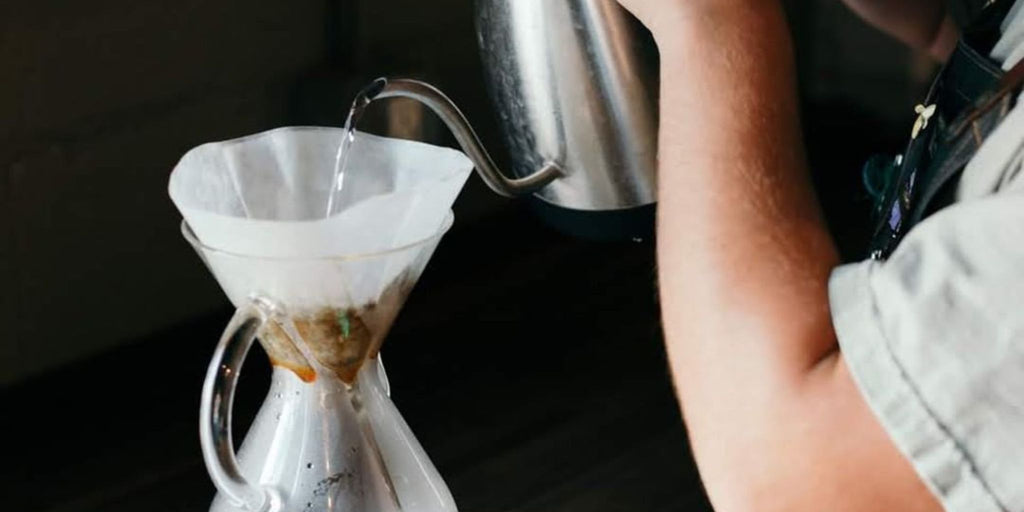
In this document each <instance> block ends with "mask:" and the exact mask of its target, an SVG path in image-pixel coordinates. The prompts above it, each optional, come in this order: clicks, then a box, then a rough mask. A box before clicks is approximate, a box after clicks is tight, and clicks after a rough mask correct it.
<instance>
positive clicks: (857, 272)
mask: <svg viewBox="0 0 1024 512" xmlns="http://www.w3.org/2000/svg"><path fill="white" fill-rule="evenodd" d="M880 265H881V264H880V263H879V262H876V261H866V262H862V263H857V264H853V265H847V266H843V267H839V268H837V269H836V270H835V271H834V272H833V274H832V277H831V279H830V281H829V302H830V306H831V309H832V322H833V325H834V327H835V331H836V335H837V337H838V340H839V346H840V349H841V350H842V354H843V358H844V360H845V362H846V365H847V367H848V368H849V369H850V373H851V374H852V375H853V378H854V380H855V381H856V383H857V387H858V388H860V391H861V394H862V395H863V396H864V399H865V400H866V401H867V403H868V405H869V407H870V408H871V410H872V411H873V412H874V414H875V416H876V417H877V418H878V420H879V422H880V423H881V424H882V426H883V427H884V428H885V430H886V431H887V432H888V434H889V437H890V438H891V439H892V441H893V443H894V444H895V445H896V447H897V448H898V449H899V450H900V452H902V453H903V455H904V456H905V457H906V458H907V459H908V460H909V461H910V462H911V464H912V465H913V466H914V469H915V470H916V471H917V474H918V475H919V476H920V477H921V479H922V480H923V481H924V482H925V484H926V485H927V486H928V488H929V489H931V491H932V492H933V493H934V494H935V496H936V497H937V498H938V499H939V500H940V501H941V502H942V505H943V506H944V507H945V509H946V510H947V511H949V512H968V511H969V512H1004V511H1005V510H1006V509H1005V508H1003V507H1002V506H1000V504H999V503H998V501H996V499H995V497H994V496H993V495H992V493H991V492H990V491H989V490H988V488H987V487H986V486H985V483H984V482H983V481H982V480H981V479H980V478H979V477H978V475H977V473H976V472H975V470H974V467H973V465H972V464H971V461H970V458H969V457H968V456H967V455H966V453H964V451H963V450H962V449H961V447H960V445H959V444H958V443H957V440H956V439H955V438H954V437H953V436H952V435H951V434H950V432H949V429H948V428H946V426H944V425H943V424H942V423H941V422H940V421H938V419H937V418H936V417H935V416H934V415H933V414H932V412H931V411H930V410H929V409H928V406H927V401H926V400H925V399H924V398H923V395H922V393H921V390H919V389H917V388H916V386H915V385H914V382H913V381H912V380H911V378H910V377H909V376H908V375H907V372H906V371H905V369H904V368H903V366H902V365H901V364H900V361H899V359H898V358H897V357H896V355H895V354H894V352H893V350H892V346H891V345H890V340H889V339H888V338H887V337H886V336H885V333H884V332H883V328H882V325H883V324H882V318H881V313H883V312H880V311H879V306H878V302H877V300H876V299H875V296H874V293H873V288H872V283H871V280H872V277H873V276H874V274H875V272H876V271H878V270H879V269H880ZM955 384H956V383H950V385H955ZM928 391H930V392H933V393H935V392H939V393H941V392H942V390H928Z"/></svg>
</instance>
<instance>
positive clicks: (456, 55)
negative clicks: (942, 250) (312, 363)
mask: <svg viewBox="0 0 1024 512" xmlns="http://www.w3.org/2000/svg"><path fill="white" fill-rule="evenodd" d="M787 6H788V7H789V8H790V9H789V10H790V13H791V18H792V25H793V31H794V35H795V39H796V42H797V47H798V61H799V65H800V82H801V92H802V95H803V99H804V116H805V127H806V132H807V134H808V150H809V152H810V156H811V163H812V167H813V172H814V175H815V181H816V183H818V185H819V193H820V194H821V196H822V198H823V203H824V204H825V209H826V213H827V214H828V217H829V220H830V223H831V225H832V226H833V229H834V231H835V232H836V234H837V237H838V239H839V242H840V245H841V246H842V247H843V248H844V251H845V253H846V254H847V255H848V256H850V257H853V256H854V255H855V254H856V248H857V246H858V245H859V243H860V241H861V239H862V237H863V233H862V232H860V231H859V230H858V229H857V228H856V226H857V225H858V224H859V222H858V221H859V220H861V219H862V218H863V216H864V215H866V211H867V199H866V195H865V194H864V192H863V190H862V189H861V186H860V174H859V173H860V165H861V163H862V162H863V161H864V159H865V158H867V157H868V156H869V155H870V154H871V153H872V152H874V151H892V150H897V149H898V148H899V146H900V145H901V144H902V142H903V139H904V137H905V136H906V134H907V132H908V131H909V126H910V125H911V123H912V122H913V117H914V115H913V110H912V109H913V106H914V104H915V103H916V100H918V99H919V98H920V96H921V93H922V88H923V87H924V86H925V85H926V84H927V82H928V80H929V79H930V77H931V76H932V74H933V73H934V71H935V68H934V66H933V65H932V64H931V63H930V62H928V61H927V59H925V58H923V57H921V56H919V55H914V54H912V53H911V52H908V51H906V50H905V49H903V48H902V47H901V46H899V45H898V44H896V43H894V42H892V41H890V40H888V39H886V38H885V37H884V36H882V35H880V34H878V33H877V32H875V31H874V30H873V29H871V28H868V27H866V26H865V25H863V24H862V23H861V22H860V21H858V20H856V19H855V18H854V17H853V16H852V15H851V14H850V13H848V12H847V11H846V10H845V9H844V8H843V7H842V6H841V5H840V4H839V2H838V1H835V0H790V1H788V2H787ZM956 8H957V12H958V14H961V15H966V13H967V12H969V11H970V10H971V9H972V8H971V7H969V4H964V5H960V4H957V5H956ZM472 14H473V9H472V2H471V1H470V0H431V1H429V2H427V1H422V0H377V1H370V0H351V1H344V0H291V1H288V2H258V1H252V0H249V1H239V0H218V1H214V2H209V1H198V0H178V1H176V2H165V1H153V2H131V1H127V0H97V1H93V2H86V3H83V2H66V1H55V0H45V1H38V2H4V3H2V4H0V64H2V65H3V68H2V69H3V71H2V77H3V78H2V80H0V171H2V174H0V208H2V210H0V283H2V284H3V291H4V292H5V293H2V294H0V301H2V302H0V324H2V325H3V326H4V327H5V328H4V329H3V331H2V333H0V407H3V410H4V412H3V413H2V414H0V427H2V428H3V431H0V434H2V438H3V439H4V440H5V444H6V445H7V447H6V448H4V449H3V450H4V452H2V453H0V467H2V468H3V471H2V473H0V496H4V497H5V498H7V499H8V503H11V502H13V505H10V506H12V507H13V508H11V510H21V511H24V510H48V511H78V510H104V511H114V510H149V511H155V510H202V509H205V506H206V504H207V503H208V502H209V499H210V497H211V495H212V492H213V491H212V486H211V485H210V484H209V482H208V479H207V478H206V476H205V473H204V470H203V468H202V466H201V460H200V459H199V457H198V440H197V436H196V435H195V434H196V433H195V430H196V429H195V419H196V418H195V416H196V410H197V403H198V396H199V385H200V381H201V376H202V372H203V370H204V368H205V363H206V361H207V358H208V357H209V353H210V351H211V350H212V347H213V343H214V341H215V339H216V338H217V336H218V335H219V333H220V330H221V328H222V327H223V325H224V323H225V322H226V319H227V318H228V316H229V315H230V311H229V309H228V305H227V302H226V300H225V298H224V297H223V295H222V293H221V292H220V290H219V289H218V288H217V285H216V283H215V282H214V281H213V279H212V278H211V277H210V276H209V275H208V274H207V272H206V270H205V268H204V267H203V266H202V264H201V262H200V261H199V259H198V258H197V257H196V255H195V254H194V253H193V252H192V250H191V248H190V247H189V246H188V245H187V244H186V243H185V242H184V241H183V240H182V239H181V237H180V235H179V231H178V222H179V221H180V216H179V215H178V213H177V212H176V211H175V209H174V207H173V205H172V204H171V202H170V200H169V199H168V197H167V193H166V184H167V179H168V176H169V172H170V170H171V169H172V168H173V166H174V165H175V163H176V162H177V159H178V158H180V156H181V155H182V154H183V153H185V152H186V151H187V150H188V149H190V148H192V147H194V146H196V145H198V144H201V143H204V142H208V141H213V140H223V139H228V138H234V137H238V136H241V135H246V134H251V133H255V132H258V131H262V130H265V129H269V128H273V127H278V126H284V125H309V124H316V125H336V126H337V125H340V124H341V122H342V120H343V114H344V112H345V110H346V104H347V103H348V101H349V99H350V98H351V97H352V94H353V93H354V92H355V91H356V90H358V89H359V88H361V87H362V86H363V85H364V84H365V83H366V82H368V81H369V80H370V79H372V78H374V77H376V76H412V77H417V78H421V79H424V80H427V81H429V82H431V83H433V84H435V85H437V86H438V87H439V88H440V89H442V90H443V91H445V92H446V93H447V94H448V95H449V96H450V97H451V98H452V99H454V100H455V101H456V103H458V104H459V105H460V106H461V108H462V109H463V111H465V112H466V113H467V115H468V116H469V118H470V119H471V121H472V122H473V123H474V125H475V127H476V128H477V130H478V131H479V133H480V135H481V138H482V139H483V141H484V142H485V144H486V145H488V146H489V147H491V148H492V150H491V151H492V153H494V156H495V157H496V159H497V160H498V161H499V163H501V162H502V161H504V159H505V155H504V154H503V153H504V152H503V148H502V147H501V146H500V144H499V143H500V138H499V136H498V133H497V128H498V127H497V125H496V123H495V116H494V113H493V112H492V110H491V109H490V106H489V104H488V99H487V97H486V90H485V88H484V85H483V72H482V70H481V68H480V62H479V56H478V55H477V50H476V43H475V36H474V31H473V25H472V23H473V17H472ZM369 124H370V126H371V127H372V128H375V129H376V130H377V131H379V132H386V133H390V134H393V135H396V136H406V137H415V138H420V139H423V140H427V141H430V142H435V143H449V142H450V141H449V140H448V137H447V136H446V135H445V134H444V133H443V130H441V129H440V128H439V126H438V124H437V123H436V122H434V121H432V119H431V118H430V117H429V116H428V115H427V114H424V113H423V112H422V111H419V110H417V109H416V108H414V107H413V106H411V105H409V104H407V103H406V104H403V103H400V102H395V103H391V104H389V105H388V106H387V107H386V108H385V107H374V114H373V116H372V117H371V119H370V120H369ZM455 210H456V227H455V228H454V229H453V231H452V232H451V233H450V234H449V236H448V237H447V238H446V240H445V241H444V242H443V243H442V245H441V249H440V250H439V251H438V254H437V255H436V257H435V258H434V261H433V262H432V264H431V266H430V267H428V270H427V273H426V276H425V277H424V279H423V282H422V283H421V284H420V286H419V287H418V288H417V290H416V291H415V292H414V294H413V296H412V297H411V299H410V302H409V304H408V306H407V308H406V310H405V312H404V313H403V315H402V316H401V318H400V319H399V322H398V324H397V325H396V327H395V330H394V332H393V334H392V336H391V337H390V339H389V341H388V344H387V345H386V348H385V354H386V356H385V357H386V358H387V360H388V365H389V370H390V374H391V380H392V383H393V386H394V390H395V391H394V392H395V400H396V403H397V404H398V406H399V408H400V409H401V410H402V411H403V413H404V414H405V415H406V418H407V420H408V421H409V423H410V424H411V425H412V427H413V429H414V430H415V431H416V432H417V434H418V435H419V437H420V439H421V441H422V442H423V444H424V446H425V447H426V448H427V450H428V452H429V453H430V454H431V456H432V458H433V459H434V461H435V462H436V463H437V465H438V467H439V468H440V469H441V471H442V474H444V475H445V478H446V479H447V480H448V482H449V485H450V486H451V487H452V490H453V492H454V494H455V496H456V499H457V500H458V501H459V503H460V507H461V508H462V510H512V509H515V510H580V509H584V507H585V508H586V509H590V510H635V509H636V508H635V507H637V504H638V503H641V502H642V503H644V507H645V508H646V509H647V510H652V509H653V510H659V509H665V510H679V509H686V510H694V509H697V508H699V507H702V506H704V501H703V495H702V494H701V492H700V489H699V482H698V481H697V478H696V474H695V473H694V471H693V467H692V462H690V459H689V455H688V453H687V449H686V443H685V438H684V434H683V431H682V428H681V427H680V420H679V417H678V412H677V411H676V408H675V404H674V401H673V399H672V390H671V388H670V385H669V381H668V377H667V370H666V369H665V365H664V362H663V360H662V352H661V347H660V343H661V341H660V336H659V333H658V318H657V304H656V301H655V296H656V290H655V286H654V260H653V248H652V247H653V246H652V243H651V241H647V242H645V243H642V244H632V243H625V244H599V243H594V242H585V241H581V240H574V239H571V238H568V237H566V236H564V235H562V234H559V233H555V232H553V231H551V230H549V229H548V228H547V227H545V226H544V225H543V224H541V223H539V222H538V221H536V220H535V219H534V218H532V217H531V216H530V214H529V213H528V212H527V211H525V209H524V208H523V207H522V206H521V205H519V204H517V203H515V202H510V201H507V200H504V199H500V198H498V197H497V196H495V195H493V194H491V193H490V192H489V191H487V190H486V189H485V188H484V187H483V185H482V184H481V183H480V182H479V180H477V179H472V180H471V181H470V184H469V185H468V186H467V188H466V190H465V191H464V193H463V195H462V196H461V197H460V199H459V201H458V203H457V204H456V206H455ZM261 358H262V356H260V357H251V358H250V366H251V368H250V369H248V370H247V374H246V375H247V377H246V379H243V381H245V383H243V388H244V389H243V391H242V392H241V396H240V397H239V405H238V418H239V423H240V427H241V428H244V423H245V421H246V419H247V418H249V417H251V414H252V412H253V411H254V409H255V407H256V406H257V405H258V404H259V402H260V399H261V393H262V392H263V389H265V384H266V374H267V371H266V370H265V368H263V367H265V366H266V364H265V363H262V362H256V361H257V360H261ZM260 365H262V366H263V367H261V366H260ZM238 437H241V436H238Z"/></svg>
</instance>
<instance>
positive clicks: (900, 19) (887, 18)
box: [843, 0, 958, 61]
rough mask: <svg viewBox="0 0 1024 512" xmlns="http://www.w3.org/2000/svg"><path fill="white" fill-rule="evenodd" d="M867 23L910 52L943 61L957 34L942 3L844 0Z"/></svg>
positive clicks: (939, 0) (934, 1)
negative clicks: (907, 46) (898, 41)
mask: <svg viewBox="0 0 1024 512" xmlns="http://www.w3.org/2000/svg"><path fill="white" fill-rule="evenodd" d="M843 2H844V3H846V5H848V6H849V7H850V9H852V10H853V11H854V12H856V13H857V14H859V15H860V17H861V18H864V19H865V20H866V21H867V22H869V23H871V24H872V25H875V26H876V27H878V28H879V29H881V30H882V31H884V32H886V33H888V34H889V35H891V36H893V37H895V38H897V39H899V40H901V41H903V42H904V43H906V44H908V45H910V46H911V47H913V48H917V49H918V50H921V51H926V52H928V53H929V54H930V55H931V56H932V57H934V58H935V59H937V60H939V61H945V60H946V58H947V57H949V54H950V53H952V51H953V47H954V46H955V45H956V40H957V36H958V33H957V32H958V31H957V27H956V23H954V21H953V17H952V16H951V15H950V13H949V9H948V7H947V5H946V2H945V1H943V0H843Z"/></svg>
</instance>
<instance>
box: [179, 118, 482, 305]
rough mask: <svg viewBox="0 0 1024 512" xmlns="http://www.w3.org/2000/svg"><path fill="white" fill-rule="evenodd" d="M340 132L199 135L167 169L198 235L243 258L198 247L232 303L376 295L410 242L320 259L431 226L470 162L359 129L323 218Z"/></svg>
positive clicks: (352, 299) (437, 223) (354, 301)
mask: <svg viewBox="0 0 1024 512" xmlns="http://www.w3.org/2000/svg"><path fill="white" fill-rule="evenodd" d="M342 135H343V132H342V130H341V129H337V128H281V129H277V130H272V131H269V132H264V133H260V134H256V135H252V136H249V137H244V138H241V139H235V140H230V141H225V142H216V143H210V144H204V145H202V146H199V147H197V148H195V149H193V150H191V151H189V152H188V153H186V154H185V156H184V157H182V159H181V161H180V162H179V163H178V165H177V166H176V167H175V168H174V171H173V172H172V173H171V178H170V185H169V191H170V195H171V199H172V200H173V201H174V204H175V205H176V206H177V208H178V210H179V211H180V212H181V214H182V216H184V218H185V220H186V222H188V224H189V226H190V227H191V228H192V230H193V232H194V233H195V235H196V237H197V238H198V239H199V241H200V242H202V243H203V245H206V246H209V247H212V248H215V249H217V250H219V251H223V252H225V253H232V254H237V255H245V256H248V257H250V258H234V257H229V256H224V255H222V254H218V255H214V253H212V252H210V251H207V254H206V255H205V259H206V261H207V264H208V265H210V267H211V270H212V271H213V272H214V274H216V276H217V278H218V280H219V281H220V284H221V286H222V287H223V288H224V291H225V292H226V293H227V295H228V297H229V299H230V300H231V301H232V302H233V303H234V304H235V305H239V304H241V302H242V301H244V300H246V298H247V297H249V296H250V295H253V294H259V295H263V296H266V297H267V298H270V299H272V300H276V301H280V302H282V303H284V304H285V305H286V306H288V307H290V308H294V309H303V308H318V307H323V306H332V307H344V306H353V307H358V306H360V305H364V304H367V303H370V302H374V301H375V300H376V299H377V297H378V296H379V295H380V293H381V292H382V291H383V290H384V288H385V287H387V286H388V285H389V284H391V283H392V282H393V281H394V280H395V279H396V278H397V277H398V276H399V275H400V274H401V273H402V272H403V271H404V270H405V269H406V267H407V266H408V265H411V264H413V262H414V259H415V257H416V256H417V252H416V251H406V252H404V253H398V254H395V255H393V256H389V257H387V258H376V259H367V260H364V261H360V262H359V263H358V264H351V263H349V264H346V265H339V264H333V263H331V262H330V261H329V260H327V261H325V260H323V259H322V258H330V257H336V256H350V255H358V254H371V253H379V252H382V251H387V250H389V249H393V248H396V247H401V246H405V245H408V244H411V243H414V242H417V241H420V240H423V239H425V238H428V237H430V236H432V235H434V234H436V233H437V232H438V231H439V230H440V229H441V228H442V225H443V223H444V222H445V220H446V219H447V216H448V212H449V211H450V209H451V206H452V203H454V202H455V199H456V197H457V196H458V194H459V191H460V190H461V189H462V186H463V185H464V184H465V182H466V179H467V178H468V177H469V174H470V173H471V172H472V170H473V164H472V162H471V161H470V160H469V159H468V158H467V157H466V156H465V155H464V154H462V153H461V152H459V151H456V150H453V149H448V148H442V147H437V146H432V145H428V144H423V143H419V142H412V141H406V140H399V139H391V138H386V137H378V136H374V135H369V134H365V133H358V132H357V134H356V139H355V142H354V143H353V144H352V146H351V148H350V151H351V155H350V157H349V160H348V166H347V168H346V170H345V178H344V189H343V193H342V194H340V195H339V197H341V198H342V202H341V203H340V204H339V205H338V208H337V209H336V211H337V213H335V214H334V215H333V216H331V217H330V218H326V219H325V218H324V214H325V212H326V209H327V200H328V195H329V193H330V190H331V185H332V182H333V178H334V166H335V161H336V155H337V150H338V144H339V143H340V141H341V138H342ZM335 200H336V201H337V200H338V199H337V198H336V199H335ZM318 259H319V260H318ZM283 260H288V261H283ZM353 268H358V271H353Z"/></svg>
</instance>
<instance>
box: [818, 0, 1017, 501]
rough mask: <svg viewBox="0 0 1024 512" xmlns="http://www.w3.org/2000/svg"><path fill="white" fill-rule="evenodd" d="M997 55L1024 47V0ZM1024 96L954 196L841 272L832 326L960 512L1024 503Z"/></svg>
mask: <svg viewBox="0 0 1024 512" xmlns="http://www.w3.org/2000/svg"><path fill="white" fill-rule="evenodd" d="M992 57H993V58H994V59H996V60H998V61H1001V62H1002V63H1003V68H1004V69H1009V68H1011V67H1013V65H1015V64H1016V63H1017V62H1018V61H1020V60H1021V59H1022V58H1024V0H1018V1H1017V2H1016V4H1015V5H1014V6H1013V9H1012V10H1011V11H1010V14H1009V16H1007V19H1006V21H1005V22H1004V24H1003V36H1002V38H1001V39H1000V41H999V43H998V44H997V45H996V46H995V48H994V50H993V52H992ZM1022 161H1024V98H1021V99H1019V100H1018V104H1017V106H1016V107H1015V108H1014V109H1013V110H1012V111H1011V112H1010V113H1009V115H1008V117H1007V118H1006V119H1005V120H1004V121H1003V122H1002V124H1001V125H1000V126H999V127H998V128H996V130H995V131H994V132H993V133H992V134H991V135H990V136H989V138H988V139H987V140H986V141H985V143H984V144H983V145H982V147H981V148H979V150H978V153H977V154H976V155H975V157H974V158H973V159H972V160H971V162H970V163H969V164H968V165H967V168H966V169H965V170H964V173H963V177H962V179H961V182H960V185H959V189H958V193H957V203H955V204H954V205H952V206H950V207H948V208H945V209H943V210H941V211H939V212H938V213H936V214H934V215H932V216H931V217H929V218H927V219H926V220H925V221H923V222H922V223H921V224H919V225H918V226H916V227H915V228H914V229H912V230H911V231H910V232H909V233H908V234H907V236H906V238H905V239H904V240H903V242H902V243H901V245H900V246H899V247H898V248H897V250H896V251H895V252H894V253H893V255H892V257H891V258H889V260H888V261H886V262H877V261H865V262H861V263H856V264H853V265H846V266H843V267H840V268H838V269H836V270H835V272H834V273H833V275H832V278H831V281H830V283H829V296H830V301H831V308H832V318H833V324H834V326H835V329H836V333H837V335H838V338H839V344H840V347H841V349H842V352H843V357H844V359H845V360H846V363H847V365H848V366H849V368H850V370H851V373H852V374H853V376H854V379H855V380H856V382H857V385H858V387H859V388H860V390H861V392H862V394H863V395H864V397H865V399H866V400H867V402H868V404H869V405H870V407H871V409H872V410H873V411H874V413H875V415H876V416H877V417H878V419H879V421H880V422H881V423H882V425H883V426H884V427H885V429H886V431H887V432H888V433H889V435H890V437H891V439H892V440H893V441H894V442H895V444H896V445H897V447H898V448H899V449H900V451H901V452H902V453H903V454H904V455H905V456H906V457H907V458H908V460H910V461H911V463H912V464H913V465H914V468H915V469H916V470H917V472H918V474H919V475H920V476H921V478H922V480H924V481H925V483H926V484H927V485H928V486H929V488H930V489H931V490H932V491H933V492H934V493H935V495H936V496H937V497H938V498H939V500H940V501H941V502H942V504H943V506H944V507H945V508H946V510H948V511H951V512H968V511H970V512H990V511H991V512H1006V511H1012V512H1024V172H1022V171H1021V168H1022Z"/></svg>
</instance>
